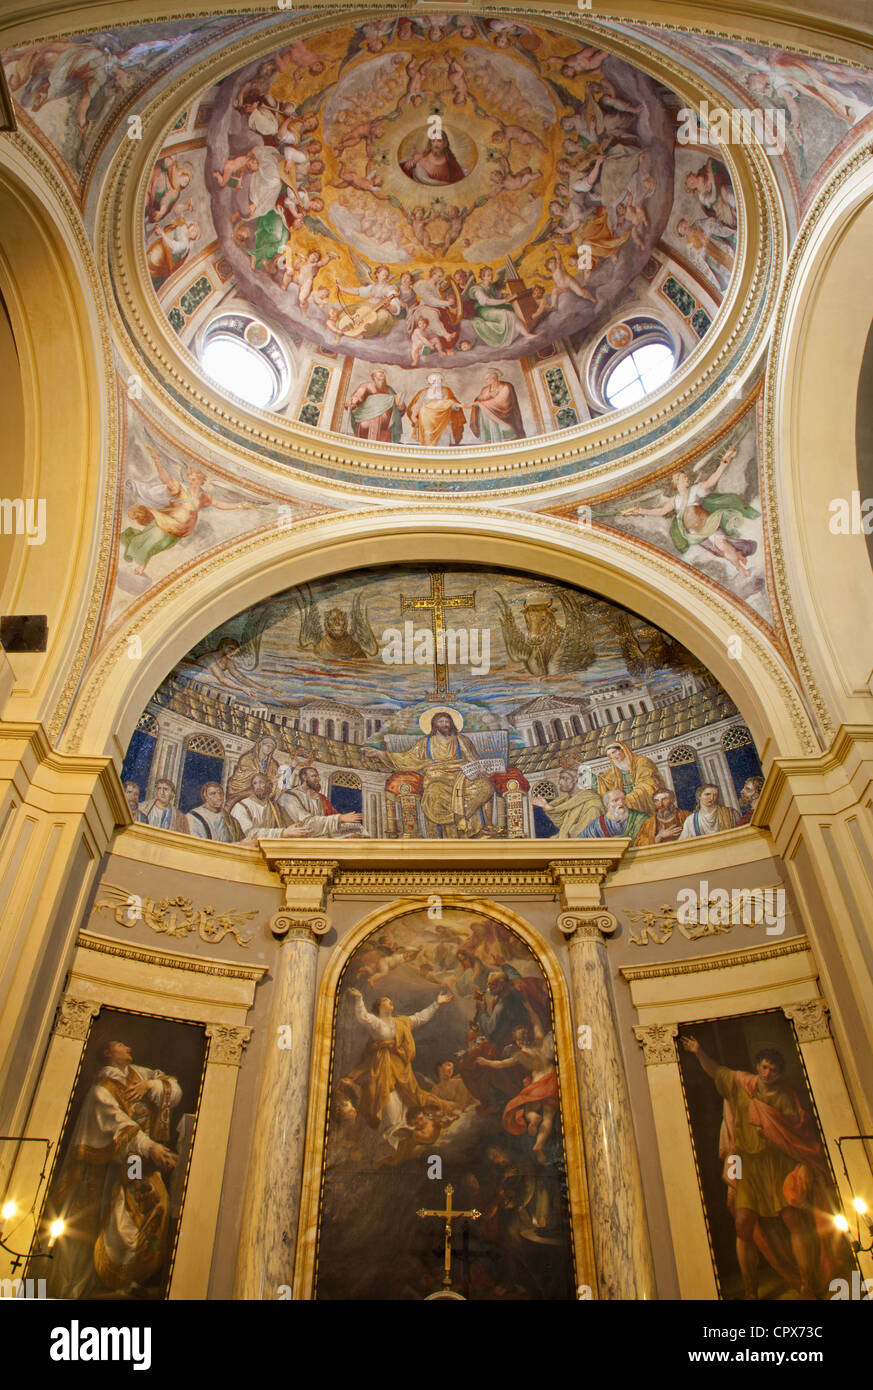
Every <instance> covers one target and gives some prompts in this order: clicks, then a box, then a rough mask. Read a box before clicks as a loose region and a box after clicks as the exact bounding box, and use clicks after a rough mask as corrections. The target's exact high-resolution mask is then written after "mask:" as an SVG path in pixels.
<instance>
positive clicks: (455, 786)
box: [385, 709, 494, 840]
mask: <svg viewBox="0 0 873 1390" xmlns="http://www.w3.org/2000/svg"><path fill="white" fill-rule="evenodd" d="M419 723H420V725H421V728H422V731H423V733H424V737H423V738H420V739H418V741H417V742H416V743H415V744H414V746H413V747H412V748H410V749H409V751H408V752H406V753H388V754H385V757H386V758H387V760H388V761H389V763H390V766H391V768H392V770H394V771H398V772H418V773H420V774H421V778H422V783H423V787H422V793H421V809H422V813H423V815H424V824H425V831H426V834H427V836H428V838H429V839H436V840H443V839H447V840H462V839H472V838H473V837H474V836H476V835H482V834H487V833H488V832H489V831H490V829H491V803H492V799H493V796H494V787H493V785H492V783H491V779H490V777H484V776H475V775H473V776H470V777H468V776H467V774H466V773H465V772H464V770H463V769H464V767H465V766H468V765H469V764H471V763H475V762H476V761H477V760H478V757H479V755H478V753H477V752H476V749H475V748H474V746H473V744H472V742H471V740H470V739H469V738H467V737H466V736H465V735H464V734H462V733H461V728H462V727H463V721H462V719H461V716H460V715H459V714H457V713H456V712H454V711H450V710H444V709H441V710H434V711H430V710H426V711H425V712H424V714H423V715H422V716H421V719H420V721H419Z"/></svg>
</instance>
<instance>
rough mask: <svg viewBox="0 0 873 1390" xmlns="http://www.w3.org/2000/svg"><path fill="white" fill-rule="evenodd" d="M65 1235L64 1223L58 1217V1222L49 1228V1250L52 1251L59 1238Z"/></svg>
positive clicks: (54, 1222)
mask: <svg viewBox="0 0 873 1390" xmlns="http://www.w3.org/2000/svg"><path fill="white" fill-rule="evenodd" d="M63 1234H64V1223H63V1221H62V1220H61V1219H60V1217H58V1219H57V1221H53V1222H52V1224H51V1225H50V1226H49V1250H51V1248H52V1246H53V1245H54V1243H55V1241H56V1240H57V1238H58V1236H62V1235H63Z"/></svg>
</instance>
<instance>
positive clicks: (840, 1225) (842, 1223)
mask: <svg viewBox="0 0 873 1390" xmlns="http://www.w3.org/2000/svg"><path fill="white" fill-rule="evenodd" d="M834 1225H835V1226H836V1228H837V1230H838V1231H842V1232H843V1233H844V1234H845V1232H846V1231H848V1229H849V1223H848V1221H847V1220H846V1218H845V1217H844V1216H843V1213H842V1212H839V1213H838V1214H837V1215H836V1216H835V1217H834Z"/></svg>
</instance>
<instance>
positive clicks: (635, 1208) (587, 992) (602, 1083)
mask: <svg viewBox="0 0 873 1390" xmlns="http://www.w3.org/2000/svg"><path fill="white" fill-rule="evenodd" d="M558 926H559V928H560V930H561V931H562V932H563V933H564V935H565V937H566V938H567V946H568V951H569V956H570V981H571V988H572V992H573V1026H574V1030H575V1037H576V1061H577V1068H578V1075H579V1105H580V1109H581V1112H582V1133H583V1136H584V1140H585V1164H586V1170H587V1177H588V1194H589V1202H590V1209H591V1227H592V1235H593V1240H594V1257H595V1262H596V1266H597V1278H598V1283H599V1288H600V1297H601V1298H604V1299H641V1298H654V1297H655V1296H656V1292H655V1274H654V1266H653V1263H652V1252H651V1247H650V1243H649V1231H648V1225H647V1222H646V1208H645V1202H644V1198H643V1185H642V1176H641V1174H640V1166H639V1159H638V1156H637V1149H636V1142H635V1138H634V1132H633V1126H632V1123H631V1107H630V1096H629V1094H628V1085H627V1078H626V1076H625V1070H624V1062H623V1059H622V1055H621V1050H620V1048H619V1043H618V1024H617V1020H616V1016H615V1009H614V1005H613V1002H612V994H611V990H610V984H609V971H608V966H607V959H606V947H605V944H604V941H603V934H604V933H606V934H611V933H612V932H614V931H615V929H616V927H617V926H618V923H617V921H616V919H615V917H614V916H613V915H612V913H611V912H607V911H606V909H605V908H603V907H592V908H589V909H582V910H579V909H576V910H574V911H570V912H563V913H562V914H561V915H560V917H559V918H558Z"/></svg>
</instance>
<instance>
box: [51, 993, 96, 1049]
mask: <svg viewBox="0 0 873 1390" xmlns="http://www.w3.org/2000/svg"><path fill="white" fill-rule="evenodd" d="M102 1007H103V1006H102V1004H101V1003H100V1002H99V1001H98V1000H96V999H80V998H78V997H77V996H76V995H75V994H62V995H61V999H60V1003H59V1004H58V1011H57V1014H56V1016H55V1026H54V1028H53V1029H52V1032H53V1033H55V1034H56V1035H57V1037H59V1038H76V1039H77V1040H78V1041H79V1042H84V1041H85V1039H86V1038H87V1036H88V1032H89V1030H90V1027H91V1020H92V1019H93V1018H95V1017H96V1016H97V1014H99V1012H100V1010H101V1008H102Z"/></svg>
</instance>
